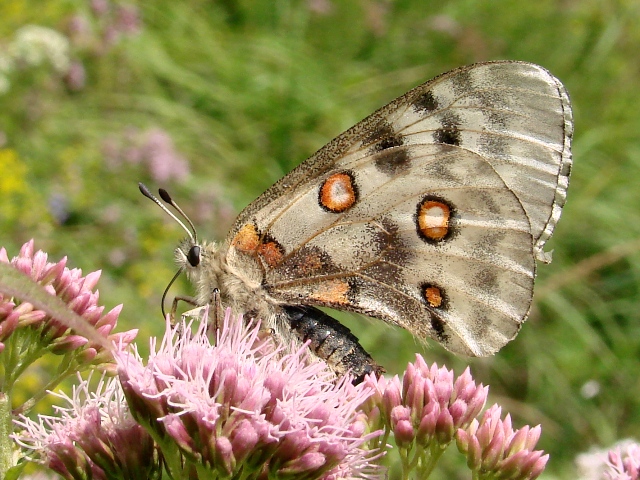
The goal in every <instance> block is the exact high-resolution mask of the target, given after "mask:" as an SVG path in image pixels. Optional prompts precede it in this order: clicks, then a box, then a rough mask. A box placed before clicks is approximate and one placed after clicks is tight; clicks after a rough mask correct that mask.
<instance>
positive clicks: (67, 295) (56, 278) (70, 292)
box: [0, 240, 137, 363]
mask: <svg viewBox="0 0 640 480" xmlns="http://www.w3.org/2000/svg"><path fill="white" fill-rule="evenodd" d="M33 245H34V242H33V240H30V241H29V242H27V243H25V244H24V245H23V246H22V248H21V249H20V254H19V255H18V256H16V257H14V258H12V259H11V260H9V258H8V256H7V251H6V250H5V249H4V248H0V262H4V263H7V264H9V265H11V266H13V267H14V268H15V269H16V270H19V271H21V272H22V273H24V274H25V275H27V276H29V277H31V278H32V279H33V280H34V281H36V282H37V283H39V284H40V285H42V286H43V287H45V289H46V290H47V291H48V292H49V293H51V294H52V295H55V296H57V297H59V298H60V299H62V300H63V301H64V302H65V303H66V304H67V306H69V308H70V309H71V310H73V311H74V312H75V313H77V314H78V315H80V316H82V317H84V319H85V320H86V321H87V323H89V324H90V325H93V326H94V327H95V328H96V329H97V330H98V332H99V333H101V334H103V335H104V336H105V337H107V338H108V339H109V340H110V341H113V342H115V343H116V344H117V345H119V346H120V348H124V347H126V346H127V345H128V344H129V343H130V342H131V341H132V340H133V339H134V337H135V335H136V333H137V330H130V331H127V332H122V333H111V332H112V331H113V329H114V328H115V327H116V324H117V319H118V315H119V314H120V311H121V310H122V305H118V306H117V307H115V308H113V309H112V310H111V311H109V312H108V313H106V314H104V315H103V312H104V307H103V306H99V305H98V297H99V295H98V291H97V290H96V291H93V289H94V288H95V286H96V284H97V283H98V279H99V278H100V271H97V272H92V273H90V274H88V275H87V276H85V277H83V276H82V270H80V269H77V268H75V269H72V270H70V269H68V268H67V267H66V263H67V258H66V257H64V258H63V259H62V260H60V261H59V262H57V263H50V262H48V261H47V254H46V253H44V252H43V251H41V250H38V251H37V252H34V246H33ZM25 327H29V328H35V329H38V330H39V332H40V336H41V338H42V340H43V341H44V342H45V343H46V344H47V345H49V348H50V349H51V351H53V352H54V353H65V352H68V351H71V350H78V349H82V351H81V352H79V353H81V356H82V357H83V358H84V360H85V361H88V362H93V363H100V362H103V361H106V360H108V359H109V358H110V353H109V352H106V351H104V350H103V348H102V346H100V345H98V344H95V343H93V342H90V341H89V340H88V339H86V338H85V337H81V336H79V335H71V334H70V332H69V329H68V328H67V327H66V326H65V325H63V324H62V323H60V322H58V321H57V320H54V319H52V318H51V317H50V316H49V315H47V313H46V312H44V311H42V310H38V309H36V308H34V307H33V305H31V304H30V303H28V302H21V301H20V300H19V299H15V298H7V297H4V296H3V295H2V294H0V351H1V349H2V348H3V347H4V343H2V342H5V343H6V341H7V339H8V338H9V337H10V336H11V335H12V334H13V333H14V332H15V331H16V330H17V329H19V328H25Z"/></svg>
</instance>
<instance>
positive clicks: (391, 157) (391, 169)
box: [374, 148, 411, 176]
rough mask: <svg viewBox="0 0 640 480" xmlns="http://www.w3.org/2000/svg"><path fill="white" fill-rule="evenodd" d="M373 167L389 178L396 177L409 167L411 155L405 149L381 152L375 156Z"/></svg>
mask: <svg viewBox="0 0 640 480" xmlns="http://www.w3.org/2000/svg"><path fill="white" fill-rule="evenodd" d="M374 165H375V166H376V168H377V169H378V170H380V171H381V172H383V173H386V174H387V175H389V176H394V175H398V174H400V173H403V172H406V171H407V170H409V168H410V167H411V155H409V152H408V151H407V149H406V148H393V149H391V150H383V151H382V152H380V153H379V154H377V155H376V159H375V161H374Z"/></svg>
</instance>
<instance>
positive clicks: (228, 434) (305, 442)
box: [118, 312, 380, 479]
mask: <svg viewBox="0 0 640 480" xmlns="http://www.w3.org/2000/svg"><path fill="white" fill-rule="evenodd" d="M191 327H192V324H191V323H189V324H186V323H185V322H183V323H182V324H180V325H179V326H178V328H171V327H170V326H168V328H167V333H166V334H165V337H164V339H163V340H162V343H161V345H160V347H159V349H158V351H157V353H155V354H152V355H151V357H150V358H149V361H148V363H147V365H146V366H145V365H143V363H142V360H141V359H140V357H139V356H138V355H137V354H126V353H124V352H120V353H119V354H118V363H119V369H118V371H119V375H120V379H121V382H122V385H123V389H124V392H125V395H126V397H127V399H128V403H129V405H130V408H131V410H132V413H133V415H134V416H135V418H136V419H137V420H138V421H139V422H140V423H142V424H144V425H148V426H149V428H151V429H152V430H153V431H154V432H155V433H154V436H157V437H158V438H165V439H167V441H169V440H171V442H172V445H173V448H177V449H178V450H179V451H180V452H181V455H182V458H181V459H180V461H179V462H175V463H174V465H182V466H183V467H184V468H186V470H187V471H190V470H191V469H194V468H196V467H195V466H196V465H197V467H198V471H199V472H204V471H209V473H208V474H207V475H213V474H214V473H217V474H219V475H223V476H230V475H233V474H237V473H238V472H242V475H243V478H256V479H258V478H267V477H268V478H284V477H285V476H286V475H288V476H289V477H291V478H310V479H311V478H325V479H334V478H335V479H337V478H343V477H353V478H371V477H372V476H375V474H376V473H377V472H379V470H377V469H376V468H374V467H373V466H372V464H371V463H370V462H371V460H372V458H373V457H374V456H375V454H376V453H377V452H375V451H370V450H366V449H364V448H363V445H364V444H365V443H366V442H368V441H369V440H371V439H372V438H373V437H374V436H377V435H379V433H380V432H374V433H372V434H365V431H366V426H365V425H364V423H363V420H362V416H361V415H359V413H358V411H357V408H358V406H359V405H360V404H361V403H362V402H363V401H364V400H366V398H367V397H368V396H369V395H370V394H371V393H372V390H371V389H370V388H368V387H366V386H364V385H359V386H353V385H352V384H351V379H350V378H348V377H345V378H342V379H340V380H338V381H337V382H336V380H335V377H334V375H333V373H332V372H331V371H330V370H329V369H328V367H327V366H326V364H325V363H324V362H320V361H315V362H313V361H311V360H310V359H309V353H308V348H307V347H306V346H305V347H304V348H301V349H299V350H298V351H295V352H285V351H284V350H282V349H276V348H275V346H274V344H273V342H272V341H271V339H270V338H266V339H261V338H260V333H259V326H258V325H257V324H246V322H245V321H244V320H243V318H242V317H241V316H240V317H238V318H232V317H231V314H230V313H229V312H227V315H226V316H225V319H224V324H223V327H222V329H221V330H220V331H219V332H218V334H217V338H216V341H215V343H214V344H212V343H210V341H209V338H208V337H207V325H206V319H205V320H203V321H202V322H201V323H200V324H199V326H198V328H197V329H196V332H195V333H193V332H192V328H191ZM152 350H154V348H153V345H152ZM165 447H166V446H165ZM163 454H164V455H165V458H170V454H169V453H168V452H167V451H166V449H163ZM167 463H168V464H171V462H170V460H169V461H168V462H167ZM203 469H205V470H203ZM172 474H173V475H174V476H175V475H177V472H175V471H174V472H172Z"/></svg>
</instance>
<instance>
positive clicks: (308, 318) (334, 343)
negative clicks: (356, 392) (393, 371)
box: [283, 306, 384, 383]
mask: <svg viewBox="0 0 640 480" xmlns="http://www.w3.org/2000/svg"><path fill="white" fill-rule="evenodd" d="M283 312H284V314H285V316H286V317H287V319H288V320H289V323H290V326H291V330H292V331H293V332H294V333H295V334H296V335H297V336H298V338H299V339H300V340H301V341H303V342H306V341H309V342H310V343H309V348H310V349H311V351H312V352H313V353H314V354H315V355H316V356H318V357H319V358H321V359H323V360H324V361H325V362H327V363H328V364H329V366H330V367H331V368H333V370H334V371H335V372H336V373H337V374H339V375H344V374H345V373H347V372H351V374H352V375H353V376H354V383H359V382H361V381H362V380H363V378H364V376H365V375H367V374H369V373H375V374H376V375H380V374H382V373H383V372H384V369H383V368H382V367H381V366H380V365H378V364H377V363H375V362H374V361H373V359H372V358H371V355H369V354H368V353H367V352H366V351H365V349H364V348H362V346H361V345H360V343H359V342H358V339H357V338H356V336H355V335H353V334H352V333H351V331H350V330H349V329H348V328H347V327H345V326H344V325H342V324H341V323H340V322H338V321H337V320H336V319H334V318H332V317H330V316H329V315H327V314H326V313H324V312H322V311H321V310H318V309H317V308H314V307H307V306H285V307H283Z"/></svg>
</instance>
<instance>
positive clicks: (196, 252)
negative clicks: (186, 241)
mask: <svg viewBox="0 0 640 480" xmlns="http://www.w3.org/2000/svg"><path fill="white" fill-rule="evenodd" d="M187 261H188V262H189V265H191V266H192V267H197V266H198V265H199V264H200V246H199V245H194V246H193V247H191V248H190V249H189V253H187Z"/></svg>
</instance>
